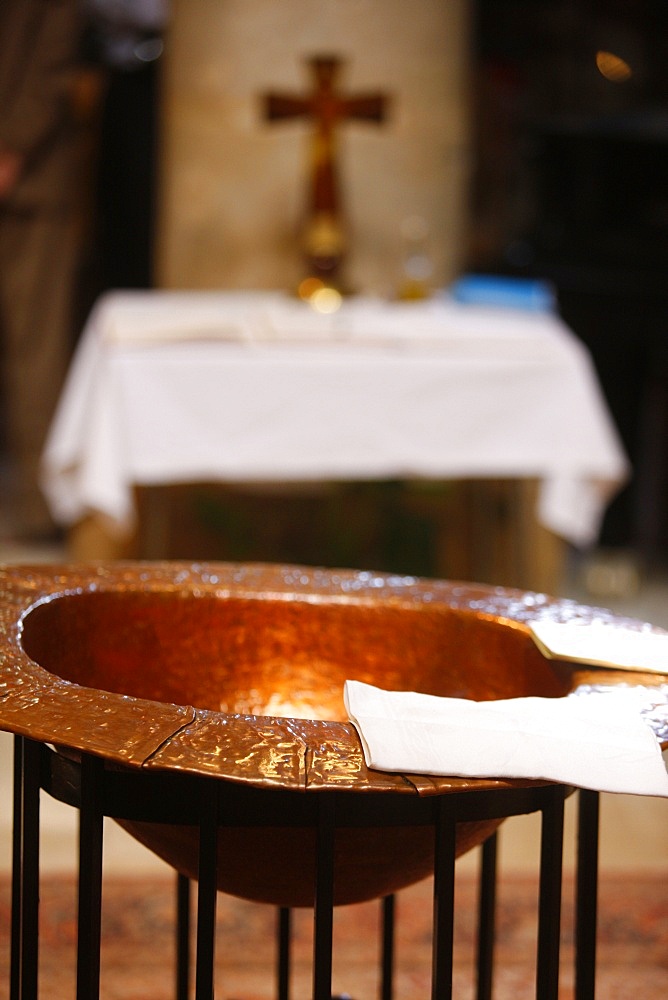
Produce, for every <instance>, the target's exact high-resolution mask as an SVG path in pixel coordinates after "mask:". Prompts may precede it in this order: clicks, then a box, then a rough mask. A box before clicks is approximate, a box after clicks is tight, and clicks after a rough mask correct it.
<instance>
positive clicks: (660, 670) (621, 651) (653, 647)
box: [530, 621, 668, 676]
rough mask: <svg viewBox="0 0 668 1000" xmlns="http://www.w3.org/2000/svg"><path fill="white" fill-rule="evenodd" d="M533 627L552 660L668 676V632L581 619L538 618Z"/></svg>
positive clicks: (538, 644)
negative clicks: (563, 620)
mask: <svg viewBox="0 0 668 1000" xmlns="http://www.w3.org/2000/svg"><path fill="white" fill-rule="evenodd" d="M530 629H531V635H532V637H533V640H534V642H535V643H536V645H537V646H538V648H539V649H540V651H541V652H542V653H543V655H544V656H547V657H548V658H550V659H553V660H568V661H572V662H575V663H584V664H587V665H590V666H594V667H605V668H607V669H612V670H632V671H638V672H640V673H655V674H665V675H667V676H668V632H656V631H649V629H648V630H647V631H638V630H634V629H631V628H625V627H624V626H620V625H616V624H607V623H603V622H593V623H585V622H577V621H574V622H567V623H563V622H552V621H538V622H533V623H532V624H531V626H530Z"/></svg>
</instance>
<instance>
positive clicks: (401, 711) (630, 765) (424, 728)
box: [344, 680, 668, 796]
mask: <svg viewBox="0 0 668 1000" xmlns="http://www.w3.org/2000/svg"><path fill="white" fill-rule="evenodd" d="M630 691H631V692H632V689H626V690H625V689H620V690H619V691H618V692H610V691H606V692H604V693H601V694H598V693H591V694H589V693H588V694H586V695H569V696H567V697H565V698H539V697H528V698H510V699H506V700H500V701H484V702H476V701H469V700H467V699H464V698H440V697H436V696H434V695H427V694H418V693H416V692H413V691H384V690H382V689H380V688H377V687H373V686H372V685H370V684H363V683H361V682H360V681H351V680H348V681H346V683H345V686H344V701H345V705H346V709H347V711H348V716H349V718H350V721H351V722H352V723H353V724H354V726H355V728H356V729H357V731H358V733H359V736H360V739H361V742H362V747H363V749H364V757H365V760H366V763H367V766H368V767H371V768H377V769H379V770H382V771H398V772H402V773H412V774H435V775H446V776H453V777H454V776H458V777H462V776H463V777H478V778H483V777H485V778H532V779H546V780H549V781H557V782H560V783H563V784H567V785H574V786H576V787H581V788H590V789H595V790H598V791H605V792H626V793H631V794H635V795H654V796H668V773H667V772H666V766H665V764H664V761H663V758H662V755H661V746H660V744H659V741H658V740H657V738H656V736H655V735H654V733H653V732H652V730H651V728H650V727H649V725H648V724H647V723H646V722H645V721H644V720H643V718H642V716H641V714H640V709H639V704H638V701H637V699H635V698H634V697H633V696H632V694H631V695H630ZM629 695H630V696H629Z"/></svg>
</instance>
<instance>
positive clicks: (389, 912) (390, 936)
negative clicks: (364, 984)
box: [380, 896, 396, 1000]
mask: <svg viewBox="0 0 668 1000" xmlns="http://www.w3.org/2000/svg"><path fill="white" fill-rule="evenodd" d="M395 908H396V901H395V897H394V896H386V897H385V898H384V899H383V902H382V916H383V941H382V951H381V980H380V997H381V1000H392V996H393V992H394V915H395Z"/></svg>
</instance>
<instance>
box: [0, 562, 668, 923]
mask: <svg viewBox="0 0 668 1000" xmlns="http://www.w3.org/2000/svg"><path fill="white" fill-rule="evenodd" d="M0 615H1V616H2V629H1V630H0V728H2V729H5V730H7V731H9V732H14V733H19V734H22V735H25V736H28V737H30V738H32V739H34V740H36V741H39V742H44V743H49V744H54V745H56V746H58V747H61V748H64V750H65V751H66V752H68V753H71V752H72V751H77V752H82V751H83V752H88V753H93V754H96V755H98V756H101V757H103V758H105V759H106V760H107V761H109V762H110V763H112V764H113V766H116V767H117V766H122V767H127V768H139V769H143V770H145V771H155V770H160V771H163V772H164V771H173V772H179V773H183V772H186V773H189V774H200V775H206V776H209V777H215V778H218V779H221V780H224V781H227V782H234V783H238V784H244V785H249V786H254V787H257V788H261V789H262V788H265V789H266V788H271V789H274V790H281V789H282V790H285V791H286V792H289V793H290V794H294V792H295V791H302V792H304V793H307V794H311V793H323V792H326V791H327V790H331V789H336V790H338V791H339V792H343V793H345V794H347V795H348V794H349V795H357V794H363V793H386V794H393V795H426V794H447V793H452V792H461V791H471V792H474V791H475V790H477V789H490V788H507V787H509V786H510V787H512V786H513V785H516V784H517V785H522V784H527V783H526V782H509V781H503V780H494V779H493V778H490V779H485V780H475V781H472V780H468V779H457V778H433V777H427V776H420V775H401V774H385V773H381V772H377V771H376V772H374V771H369V770H368V769H367V768H366V766H365V763H364V759H363V755H362V751H361V747H360V743H359V740H358V738H357V735H356V733H355V730H354V728H353V727H352V726H351V725H350V724H349V723H348V722H346V721H345V720H346V714H345V710H344V707H343V701H342V690H343V684H344V681H345V680H346V679H356V680H361V681H367V682H369V683H373V684H377V685H379V686H381V687H385V688H389V689H403V690H418V691H423V692H428V693H431V694H436V695H448V696H458V697H463V698H473V699H492V698H494V699H495V698H509V697H516V696H521V695H529V694H533V695H542V696H548V697H553V696H554V697H556V696H560V695H564V694H566V693H568V692H569V691H571V690H572V689H574V688H575V687H577V686H578V685H582V684H583V683H585V682H586V681H587V680H588V679H589V678H588V675H587V674H586V673H585V672H584V670H582V669H577V668H575V667H574V666H573V665H572V664H571V665H566V664H564V663H558V662H555V661H550V660H547V659H545V658H544V657H543V656H542V655H541V653H540V652H539V651H538V649H537V648H536V646H535V645H534V643H533V642H532V640H531V638H530V636H529V632H528V628H527V624H526V623H527V622H528V621H530V620H532V619H535V618H545V617H549V618H551V619H556V620H561V621H563V620H570V619H583V620H586V621H592V620H593V619H594V618H596V619H598V620H600V619H602V618H603V619H605V620H610V621H619V622H622V621H623V624H625V625H627V626H628V624H629V623H628V621H627V620H622V619H617V618H615V617H614V616H612V614H611V613H609V612H604V611H600V610H595V609H591V608H586V607H582V606H579V605H577V604H575V603H574V602H572V601H556V600H552V599H550V598H547V597H546V596H544V595H537V594H531V593H523V592H518V591H511V590H504V589H500V588H491V587H484V586H477V585H469V584H457V583H448V582H445V581H434V580H419V579H415V578H412V577H411V578H407V577H394V576H389V575H385V574H378V573H367V572H354V571H335V570H331V571H328V570H320V569H312V568H304V567H294V566H267V565H235V564H207V565H203V564H200V565H185V564H181V563H164V564H160V563H151V564H145V563H127V564H120V563H113V564H110V565H108V566H92V565H91V566H88V565H78V566H59V567H54V566H42V567H39V566H38V567H28V566H19V567H13V568H7V569H5V570H4V571H0ZM635 625H636V626H638V627H640V623H635ZM600 676H601V675H600V674H599V675H597V677H598V678H600ZM610 677H612V679H613V680H614V682H618V681H624V680H626V681H628V678H627V676H626V675H625V674H621V673H617V674H615V675H614V676H613V675H609V676H608V678H607V679H608V681H609V680H610ZM633 680H634V682H642V683H650V684H654V685H657V684H660V683H661V682H662V681H663V680H665V679H664V678H657V677H656V676H653V677H651V678H644V677H643V678H638V677H637V675H636V677H634V679H633ZM497 823H498V821H496V820H494V821H485V822H480V823H465V824H460V831H459V837H458V845H457V849H458V853H462V852H464V851H466V850H468V849H469V848H471V847H472V846H474V845H476V844H478V843H480V842H481V841H482V840H483V839H485V838H486V837H487V836H488V835H489V834H490V833H491V832H492V830H493V829H494V828H495V826H496V825H497ZM123 825H125V826H126V827H127V829H129V830H130V832H131V833H132V834H133V836H135V837H136V838H137V839H139V840H140V841H142V842H143V843H145V844H146V845H147V846H148V847H149V848H151V850H153V851H154V852H155V853H157V854H158V855H160V856H161V857H163V858H164V859H165V860H166V861H168V862H169V863H170V864H171V865H173V866H174V867H175V868H177V869H178V870H180V871H182V872H184V873H185V874H188V875H190V876H191V877H195V875H196V871H197V833H196V831H195V830H194V829H193V828H192V827H187V826H182V827H176V826H164V825H163V826H161V825H158V824H153V823H151V824H147V823H137V822H124V823H123ZM314 841H315V831H314V830H311V829H301V828H297V829H295V828H287V827H286V828H282V829H281V828H277V829H274V828H271V829H267V828H266V827H261V828H253V827H252V826H249V827H247V828H243V827H242V828H240V829H221V831H220V850H221V858H223V857H224V858H226V859H228V861H229V859H230V858H233V859H235V861H234V864H229V863H226V864H223V865H221V871H222V873H221V876H220V883H219V887H220V888H221V890H223V891H225V892H228V893H232V894H234V895H239V896H242V897H244V898H248V899H255V900H260V901H264V902H272V903H277V904H280V905H292V906H300V905H309V904H310V903H311V901H312V899H313V871H314ZM432 841H433V833H432V832H431V831H430V830H429V829H427V828H424V827H408V828H406V827H387V828H383V829H371V830H369V829H351V828H349V829H345V828H343V829H340V830H338V831H337V839H336V845H337V846H336V851H337V878H336V902H337V903H348V902H356V901H359V900H363V899H370V898H375V897H378V896H381V895H384V894H386V893H388V892H392V891H395V890H397V889H399V888H401V887H402V886H404V885H408V884H411V883H412V882H415V881H417V880H419V879H421V878H423V877H425V876H426V875H428V874H429V873H430V871H431V870H432Z"/></svg>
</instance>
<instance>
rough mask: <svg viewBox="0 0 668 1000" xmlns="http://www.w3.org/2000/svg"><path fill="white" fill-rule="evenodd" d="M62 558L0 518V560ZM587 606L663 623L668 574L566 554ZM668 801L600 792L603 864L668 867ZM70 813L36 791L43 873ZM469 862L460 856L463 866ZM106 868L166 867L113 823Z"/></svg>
mask: <svg viewBox="0 0 668 1000" xmlns="http://www.w3.org/2000/svg"><path fill="white" fill-rule="evenodd" d="M66 558H67V552H66V547H65V545H64V544H52V545H41V546H28V545H22V544H19V543H17V542H16V541H14V540H12V538H11V537H10V535H9V532H8V530H7V527H6V525H5V526H4V530H3V525H2V521H1V517H0V563H13V564H18V563H27V562H31V563H54V562H59V561H64V560H65V559H66ZM559 596H566V597H573V598H576V599H578V600H581V601H582V602H583V603H585V604H596V605H605V606H606V607H612V608H614V610H616V611H619V612H621V613H624V614H630V615H632V616H634V617H638V618H641V619H642V620H644V621H650V622H652V623H653V624H656V625H661V626H663V627H668V574H656V573H654V574H651V575H650V574H644V573H642V572H639V571H638V570H637V567H636V566H635V564H634V562H633V560H630V559H626V560H624V559H622V560H619V559H618V560H616V561H613V560H611V559H609V558H606V556H605V553H597V554H596V555H595V557H594V558H590V559H586V560H583V559H572V560H571V562H570V564H569V566H568V570H567V572H566V574H565V577H564V581H563V586H562V593H561V595H559ZM11 770H12V741H11V737H10V736H8V735H7V734H2V733H0V803H2V804H3V805H4V807H3V808H2V809H1V810H0V871H3V870H8V869H9V867H10V859H11V852H10V833H11V784H12V776H11ZM573 813H574V805H573V803H572V802H571V803H569V807H568V811H567V824H568V826H567V837H566V845H567V846H566V854H565V865H566V867H567V868H570V867H572V865H573V863H574V832H573V824H574V815H573ZM667 818H668V804H667V803H665V802H663V800H657V799H639V798H636V797H632V796H614V795H604V796H603V797H602V829H601V867H602V869H609V870H617V871H621V870H634V871H647V870H652V871H654V872H656V871H657V868H659V869H661V870H664V871H668V838H666V837H665V835H664V828H665V824H666V820H667ZM76 829H77V827H76V814H74V813H73V810H71V809H70V808H69V807H67V806H64V805H62V804H61V803H58V802H55V801H53V800H51V799H49V797H48V796H46V795H43V796H42V866H43V869H44V870H45V871H58V870H69V869H73V868H74V866H75V859H76ZM538 834H539V821H538V818H537V817H522V818H515V819H512V820H509V821H507V822H506V824H504V828H503V830H502V835H501V863H502V864H503V865H505V866H506V867H507V869H508V870H513V871H515V870H517V871H523V870H527V869H532V870H533V869H535V868H536V865H537V845H538ZM469 863H470V864H472V865H473V864H474V863H475V862H474V859H466V858H464V859H462V862H461V864H463V865H467V864H469ZM105 867H106V869H107V870H108V871H113V872H119V873H132V872H138V873H139V872H141V873H143V874H149V873H150V872H151V871H153V870H156V871H157V870H164V867H163V864H162V862H160V861H159V860H157V859H156V858H155V857H154V856H153V855H151V854H150V853H149V852H148V851H147V850H146V849H145V848H143V847H142V846H141V845H139V844H137V843H136V842H135V841H133V840H132V839H131V838H130V837H129V836H128V835H127V834H125V833H124V832H123V831H122V830H121V829H120V828H119V827H117V826H116V825H115V824H114V823H113V822H112V821H108V824H107V828H106V831H105Z"/></svg>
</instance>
